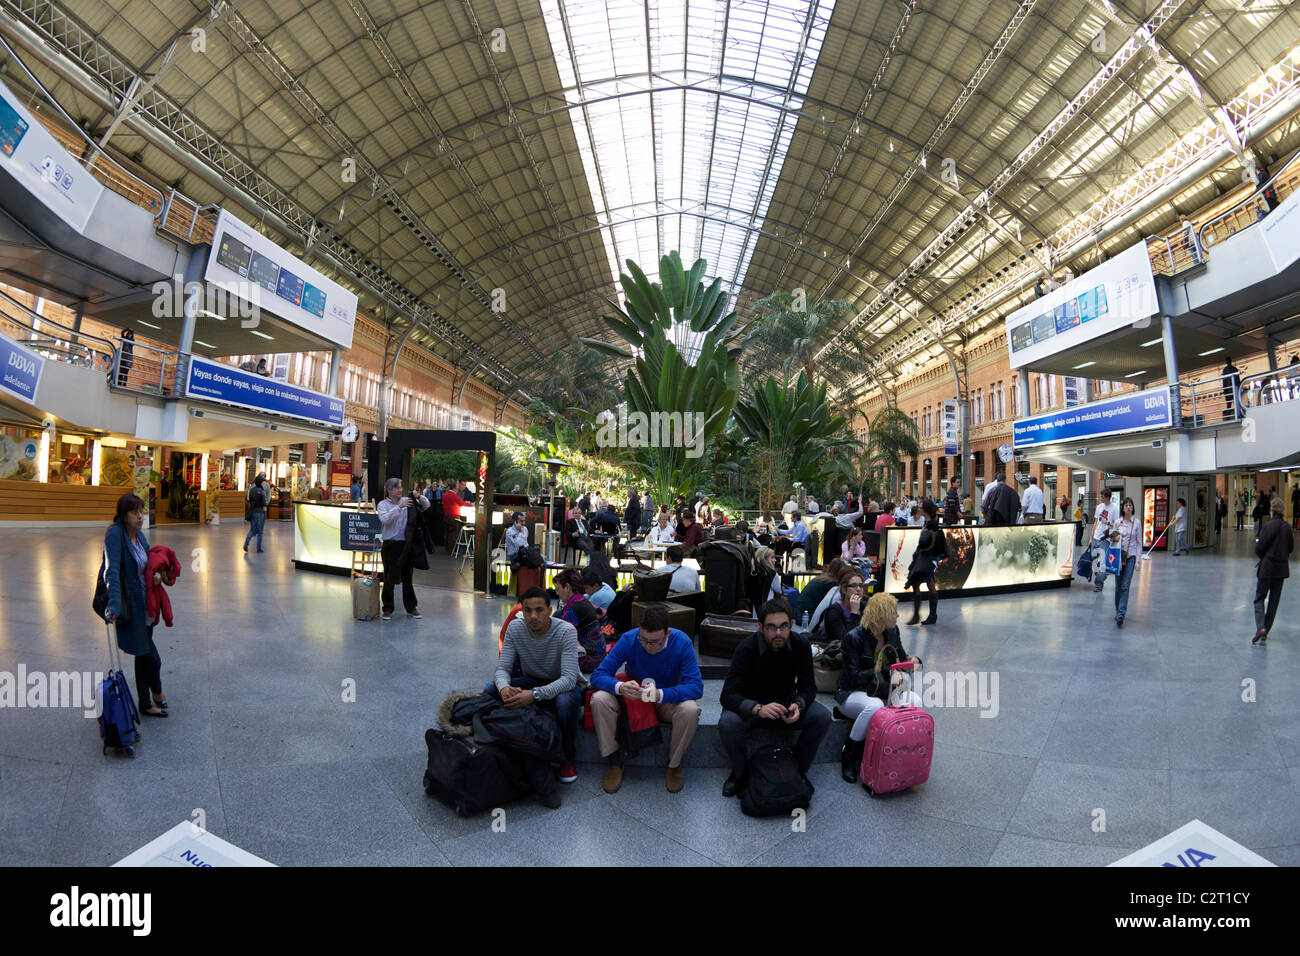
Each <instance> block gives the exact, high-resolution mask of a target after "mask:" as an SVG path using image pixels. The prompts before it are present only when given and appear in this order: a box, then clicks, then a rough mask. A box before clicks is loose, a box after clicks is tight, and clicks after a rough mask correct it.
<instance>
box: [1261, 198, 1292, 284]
mask: <svg viewBox="0 0 1300 956" xmlns="http://www.w3.org/2000/svg"><path fill="white" fill-rule="evenodd" d="M1260 228H1261V229H1263V235H1264V247H1265V248H1266V249H1268V254H1269V255H1270V256H1272V257H1273V265H1274V266H1276V267H1277V271H1278V272H1281V271H1282V270H1283V269H1285V268H1286V267H1287V266H1289V265H1290V264H1291V263H1293V262H1295V261H1296V259H1297V258H1300V193H1292V194H1291V195H1290V196H1287V197H1286V198H1285V199H1283V200H1282V201H1281V202H1280V203H1278V205H1277V208H1276V209H1274V210H1273V211H1272V212H1271V213H1269V214H1268V217H1267V218H1266V219H1265V220H1264V221H1263V222H1262V223H1260Z"/></svg>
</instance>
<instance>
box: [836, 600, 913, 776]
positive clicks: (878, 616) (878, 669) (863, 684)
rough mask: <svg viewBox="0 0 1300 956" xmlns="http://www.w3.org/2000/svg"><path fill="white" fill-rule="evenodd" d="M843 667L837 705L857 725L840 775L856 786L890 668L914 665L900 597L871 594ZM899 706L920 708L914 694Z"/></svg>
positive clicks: (845, 647)
mask: <svg viewBox="0 0 1300 956" xmlns="http://www.w3.org/2000/svg"><path fill="white" fill-rule="evenodd" d="M840 654H841V658H842V660H843V664H842V667H841V670H840V683H839V687H837V688H836V690H835V703H836V704H838V705H839V711H840V713H841V714H843V715H844V716H845V717H847V718H848V719H850V720H852V721H853V728H852V729H851V730H850V731H849V740H848V743H846V744H845V745H844V749H843V751H841V753H840V776H841V777H843V778H844V780H845V782H846V783H857V782H858V767H859V766H861V764H862V752H863V750H864V749H865V748H866V739H867V725H868V724H870V723H871V716H872V715H873V714H874V713H875V712H876V711H878V710H879V709H880V708H881V707H884V706H885V703H886V701H887V700H888V698H889V692H890V673H891V672H890V666H891V665H893V664H902V663H905V662H907V661H911V662H912V663H913V664H920V663H921V660H920V658H918V657H913V656H911V655H910V654H908V653H907V651H905V650H903V642H902V639H901V638H900V637H899V634H898V599H897V598H895V597H894V596H893V595H892V594H873V595H872V596H871V600H869V601H867V606H866V607H865V608H864V609H863V611H862V621H861V623H860V624H859V625H858V626H857V627H855V628H854V629H853V630H851V631H849V632H848V633H847V634H845V635H844V639H843V640H842V641H841V642H840ZM896 703H897V704H900V705H901V704H909V705H911V706H913V707H920V706H921V697H920V695H918V694H917V693H916V692H915V691H907V692H905V693H902V694H900V695H899V699H898V700H897V702H896Z"/></svg>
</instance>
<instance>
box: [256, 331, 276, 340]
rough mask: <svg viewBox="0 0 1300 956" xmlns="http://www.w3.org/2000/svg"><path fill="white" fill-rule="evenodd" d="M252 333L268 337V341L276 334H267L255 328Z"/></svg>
mask: <svg viewBox="0 0 1300 956" xmlns="http://www.w3.org/2000/svg"><path fill="white" fill-rule="evenodd" d="M252 333H253V334H254V335H260V336H261V337H262V338H264V339H266V340H267V341H271V340H272V339H273V338H274V336H271V335H267V334H266V333H265V332H259V331H257V329H253V330H252Z"/></svg>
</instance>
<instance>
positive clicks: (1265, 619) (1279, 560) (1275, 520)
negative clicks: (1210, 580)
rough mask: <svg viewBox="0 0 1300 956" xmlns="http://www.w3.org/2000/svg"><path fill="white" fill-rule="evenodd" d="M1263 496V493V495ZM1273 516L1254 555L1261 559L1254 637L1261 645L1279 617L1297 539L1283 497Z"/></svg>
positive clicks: (1274, 502) (1274, 506) (1274, 505)
mask: <svg viewBox="0 0 1300 956" xmlns="http://www.w3.org/2000/svg"><path fill="white" fill-rule="evenodd" d="M1261 497H1262V496H1261ZM1269 510H1270V511H1271V512H1272V517H1271V518H1269V519H1268V521H1266V522H1265V523H1264V527H1263V529H1262V530H1261V531H1260V534H1259V538H1258V539H1256V541H1255V555H1256V556H1257V557H1258V558H1259V570H1258V571H1256V575H1257V576H1258V578H1259V580H1258V581H1257V582H1256V584H1255V639H1254V640H1253V641H1251V642H1250V643H1252V644H1262V643H1263V642H1264V641H1267V640H1268V632H1269V631H1271V630H1272V629H1273V619H1274V618H1275V617H1277V605H1278V602H1279V601H1281V600H1282V585H1283V584H1285V583H1286V579H1287V578H1288V577H1290V576H1291V552H1292V551H1293V550H1295V539H1294V538H1293V537H1292V535H1291V526H1290V525H1289V524H1287V523H1286V518H1284V517H1283V515H1282V513H1283V511H1284V508H1283V506H1282V499H1281V498H1274V499H1273V500H1272V504H1271V506H1270V509H1269ZM1265 598H1267V599H1268V610H1267V612H1266V611H1265V609H1264V599H1265Z"/></svg>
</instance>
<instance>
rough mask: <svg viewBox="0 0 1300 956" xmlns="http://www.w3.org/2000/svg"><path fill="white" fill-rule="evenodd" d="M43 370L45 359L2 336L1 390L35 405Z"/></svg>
mask: <svg viewBox="0 0 1300 956" xmlns="http://www.w3.org/2000/svg"><path fill="white" fill-rule="evenodd" d="M43 368H45V359H43V358H41V357H40V356H39V355H37V354H36V353H35V352H32V351H30V350H28V349H25V348H23V347H22V346H21V345H19V344H17V343H16V342H12V341H10V340H9V339H7V338H5V337H4V336H2V335H0V389H4V390H5V391H6V392H8V393H9V394H10V395H16V396H17V397H18V398H21V399H22V400H23V401H25V402H33V403H34V402H35V401H36V386H37V385H39V384H40V383H41V370H42V369H43Z"/></svg>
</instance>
